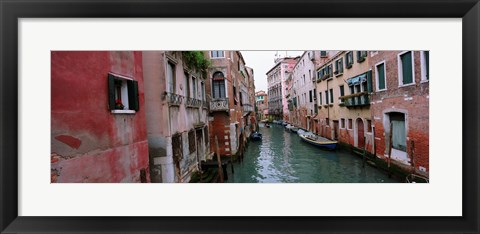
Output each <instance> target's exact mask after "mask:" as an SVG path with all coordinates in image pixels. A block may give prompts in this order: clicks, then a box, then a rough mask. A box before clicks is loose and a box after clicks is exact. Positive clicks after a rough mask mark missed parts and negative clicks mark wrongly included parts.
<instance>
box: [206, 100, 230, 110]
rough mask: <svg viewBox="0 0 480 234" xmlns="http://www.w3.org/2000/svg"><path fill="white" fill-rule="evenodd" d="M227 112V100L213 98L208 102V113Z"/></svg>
mask: <svg viewBox="0 0 480 234" xmlns="http://www.w3.org/2000/svg"><path fill="white" fill-rule="evenodd" d="M215 111H227V112H228V111H229V106H228V98H215V99H212V100H211V101H210V112H215Z"/></svg>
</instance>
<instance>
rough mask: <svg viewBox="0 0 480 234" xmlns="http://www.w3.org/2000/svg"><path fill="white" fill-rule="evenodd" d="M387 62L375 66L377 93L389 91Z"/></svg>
mask: <svg viewBox="0 0 480 234" xmlns="http://www.w3.org/2000/svg"><path fill="white" fill-rule="evenodd" d="M385 74H386V68H385V62H380V63H377V65H375V83H376V84H377V91H382V90H386V89H387V79H386V75H385Z"/></svg>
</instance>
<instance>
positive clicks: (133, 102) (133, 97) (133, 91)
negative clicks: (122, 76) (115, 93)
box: [127, 80, 140, 111]
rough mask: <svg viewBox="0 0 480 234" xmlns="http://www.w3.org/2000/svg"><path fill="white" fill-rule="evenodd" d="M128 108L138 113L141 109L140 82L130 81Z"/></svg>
mask: <svg viewBox="0 0 480 234" xmlns="http://www.w3.org/2000/svg"><path fill="white" fill-rule="evenodd" d="M127 85H128V106H129V109H130V110H135V111H138V110H139V109H140V104H139V100H138V99H139V95H138V81H135V80H128V81H127Z"/></svg>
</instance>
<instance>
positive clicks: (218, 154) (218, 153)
mask: <svg viewBox="0 0 480 234" xmlns="http://www.w3.org/2000/svg"><path fill="white" fill-rule="evenodd" d="M215 148H216V153H217V163H218V176H219V177H220V182H222V183H223V182H225V181H224V179H223V168H222V160H221V159H220V148H219V147H218V138H217V136H216V135H215Z"/></svg>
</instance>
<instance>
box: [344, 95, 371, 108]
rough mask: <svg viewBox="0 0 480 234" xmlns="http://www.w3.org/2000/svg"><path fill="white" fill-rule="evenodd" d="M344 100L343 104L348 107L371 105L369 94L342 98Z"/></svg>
mask: <svg viewBox="0 0 480 234" xmlns="http://www.w3.org/2000/svg"><path fill="white" fill-rule="evenodd" d="M342 100H343V104H344V105H345V106H346V107H358V106H368V105H370V97H369V94H368V93H364V94H361V95H355V96H349V97H345V98H342Z"/></svg>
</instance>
